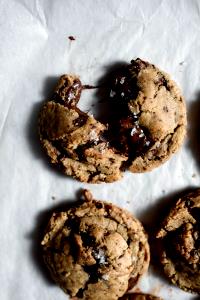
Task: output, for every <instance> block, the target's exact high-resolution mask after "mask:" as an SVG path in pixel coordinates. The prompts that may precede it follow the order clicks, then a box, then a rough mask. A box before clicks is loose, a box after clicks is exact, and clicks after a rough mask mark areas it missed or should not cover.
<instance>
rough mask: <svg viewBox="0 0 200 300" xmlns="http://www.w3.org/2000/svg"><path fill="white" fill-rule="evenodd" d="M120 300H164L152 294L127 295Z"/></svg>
mask: <svg viewBox="0 0 200 300" xmlns="http://www.w3.org/2000/svg"><path fill="white" fill-rule="evenodd" d="M119 300H162V299H161V298H160V297H156V296H153V295H150V294H142V293H134V294H126V295H124V296H123V297H121V298H120V299H119Z"/></svg>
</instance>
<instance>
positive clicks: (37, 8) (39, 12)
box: [19, 0, 48, 30]
mask: <svg viewBox="0 0 200 300" xmlns="http://www.w3.org/2000/svg"><path fill="white" fill-rule="evenodd" d="M34 2H35V7H34V9H35V12H36V14H35V13H34V12H33V11H32V10H31V9H30V8H29V6H28V5H27V3H25V1H19V4H21V6H22V7H23V8H24V9H25V10H26V11H27V12H28V13H29V14H30V15H31V16H32V17H34V19H36V20H38V22H39V23H40V25H41V26H42V27H44V29H45V30H47V28H48V26H47V20H46V16H45V13H44V10H43V9H42V6H41V5H40V2H39V0H34ZM29 3H30V2H29Z"/></svg>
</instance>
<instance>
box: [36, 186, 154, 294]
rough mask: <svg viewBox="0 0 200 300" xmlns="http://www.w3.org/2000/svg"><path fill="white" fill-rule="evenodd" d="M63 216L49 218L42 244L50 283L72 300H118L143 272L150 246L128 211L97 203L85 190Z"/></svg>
mask: <svg viewBox="0 0 200 300" xmlns="http://www.w3.org/2000/svg"><path fill="white" fill-rule="evenodd" d="M83 195H84V200H83V201H80V202H78V203H77V204H75V205H74V206H73V207H71V208H69V209H68V210H66V211H65V212H58V213H53V215H52V217H51V219H50V221H49V224H48V226H47V228H46V233H45V235H44V238H43V241H42V249H43V256H44V260H45V263H46V265H47V267H48V268H49V271H50V272H51V275H52V277H53V279H54V280H55V282H56V283H57V284H58V285H60V287H61V288H62V289H63V290H64V291H65V292H66V293H68V294H69V295H70V296H71V297H73V299H83V300H84V299H85V300H95V299H97V300H99V299H104V300H117V299H118V298H119V297H121V296H123V295H124V293H125V292H126V291H127V290H128V289H130V288H132V287H133V286H134V285H135V284H136V283H137V282H138V280H139V278H140V277H141V276H142V274H143V273H144V272H145V271H146V270H147V268H148V265H149V246H148V241H147V237H146V234H145V232H144V229H143V227H142V225H141V223H140V222H139V221H138V220H137V219H136V218H134V217H133V216H132V215H130V214H129V213H128V212H127V211H125V210H123V209H121V208H119V207H117V206H115V205H112V204H110V203H106V202H103V201H96V200H94V199H93V198H92V195H91V193H90V192H89V191H87V190H85V191H84V192H83Z"/></svg>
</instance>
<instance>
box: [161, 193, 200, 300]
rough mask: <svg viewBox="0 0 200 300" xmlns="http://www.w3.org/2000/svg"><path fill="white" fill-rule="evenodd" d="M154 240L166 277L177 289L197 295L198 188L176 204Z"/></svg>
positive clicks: (199, 258) (199, 256)
mask: <svg viewBox="0 0 200 300" xmlns="http://www.w3.org/2000/svg"><path fill="white" fill-rule="evenodd" d="M156 237H157V239H158V241H159V244H160V261H161V264H162V265H163V268H164V272H165V274H166V275H167V277H168V278H169V279H170V280H171V281H172V283H174V284H176V285H178V286H179V287H180V288H181V289H183V290H185V291H188V292H192V293H198V294H200V189H197V190H195V191H193V192H190V193H187V194H186V195H185V196H183V197H181V198H180V199H179V200H178V201H177V203H176V204H175V206H174V207H173V208H172V209H171V211H170V213H169V215H168V216H167V217H166V218H165V219H164V221H163V223H162V225H161V228H160V230H159V231H158V233H157V236H156Z"/></svg>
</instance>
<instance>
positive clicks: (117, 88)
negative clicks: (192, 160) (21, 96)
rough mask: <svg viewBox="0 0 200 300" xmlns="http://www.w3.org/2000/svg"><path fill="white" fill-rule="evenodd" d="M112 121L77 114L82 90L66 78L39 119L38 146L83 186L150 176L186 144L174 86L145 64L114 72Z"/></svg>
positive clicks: (181, 110)
mask: <svg viewBox="0 0 200 300" xmlns="http://www.w3.org/2000/svg"><path fill="white" fill-rule="evenodd" d="M108 86H109V88H108V92H109V93H108V101H110V103H111V104H112V107H113V114H112V120H109V122H108V124H107V123H105V124H104V123H102V122H100V121H97V120H96V119H95V118H94V117H93V116H90V115H88V114H86V113H84V112H83V111H81V110H79V109H78V107H77V103H78V101H79V99H80V96H81V92H82V89H83V86H82V84H81V82H80V79H79V78H78V77H76V76H70V75H63V76H62V77H61V78H60V80H59V83H58V86H57V87H56V89H55V91H54V94H53V95H52V97H51V99H50V100H49V101H48V102H47V103H46V104H45V105H44V106H43V108H42V110H41V112H40V116H39V135H40V141H41V143H42V145H43V148H44V149H45V151H46V153H47V154H48V156H49V157H50V159H51V162H52V163H53V164H55V165H56V166H57V167H59V168H60V170H62V171H63V172H64V173H65V174H67V175H70V176H73V177H75V178H77V179H78V180H80V181H83V182H91V183H100V182H112V181H116V180H118V179H120V178H121V177H122V173H123V171H124V170H125V169H129V170H130V171H132V172H145V171H150V170H152V169H153V168H155V167H158V166H159V165H160V164H162V163H163V162H165V161H166V160H167V159H168V158H169V157H170V156H171V155H172V154H173V153H175V152H176V151H177V150H178V149H179V148H180V146H181V145H182V143H183V139H184V136H185V128H186V110H185V104H184V100H183V98H182V96H181V93H180V90H179V88H178V87H177V85H176V83H175V82H174V81H172V80H171V79H170V77H169V76H168V75H167V74H166V73H164V72H162V71H160V70H159V69H158V68H156V67H155V66H154V65H152V64H150V63H148V62H144V61H142V60H141V59H136V60H133V61H131V64H130V65H127V66H124V67H122V68H121V69H120V70H119V71H117V72H115V73H114V74H113V75H112V77H111V80H110V81H109V83H108Z"/></svg>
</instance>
